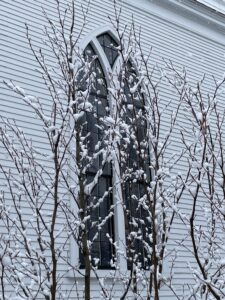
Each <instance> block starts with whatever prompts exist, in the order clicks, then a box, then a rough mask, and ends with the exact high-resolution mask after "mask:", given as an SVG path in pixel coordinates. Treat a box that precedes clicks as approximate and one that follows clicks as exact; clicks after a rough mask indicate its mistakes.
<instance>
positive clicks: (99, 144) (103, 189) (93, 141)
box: [79, 45, 114, 268]
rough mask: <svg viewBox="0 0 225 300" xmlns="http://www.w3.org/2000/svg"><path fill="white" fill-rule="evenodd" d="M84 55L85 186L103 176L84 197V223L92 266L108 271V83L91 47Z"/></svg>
mask: <svg viewBox="0 0 225 300" xmlns="http://www.w3.org/2000/svg"><path fill="white" fill-rule="evenodd" d="M84 55H85V57H86V59H87V60H88V61H90V62H92V68H91V74H90V76H92V78H94V80H93V82H92V88H91V92H90V96H89V98H88V102H90V103H91V104H92V109H91V110H89V111H85V114H84V117H83V118H82V120H79V122H80V125H81V127H82V135H83V136H86V138H85V146H86V147H87V155H86V157H85V158H84V159H83V168H84V169H85V174H86V183H87V184H88V183H90V182H93V180H94V178H95V176H96V174H97V172H98V171H99V169H103V174H102V175H101V176H100V177H99V178H98V181H97V183H96V184H95V187H94V189H93V190H92V191H91V194H90V196H86V201H87V211H88V213H89V214H90V219H89V220H88V223H87V228H88V239H89V244H90V251H91V258H92V263H93V265H98V267H99V268H108V267H110V261H111V259H112V258H113V247H112V245H111V243H110V241H109V238H108V237H107V236H110V237H111V238H113V235H114V232H113V216H112V217H110V218H109V217H108V216H109V213H111V205H112V193H111V190H112V168H111V162H106V163H105V162H103V159H102V155H101V154H99V153H98V151H99V150H101V149H102V148H103V147H105V144H104V142H105V141H104V129H105V125H104V123H103V122H102V118H104V117H105V116H106V115H108V114H109V111H108V109H107V108H108V101H107V84H106V80H105V75H104V72H103V69H102V67H101V64H100V61H99V59H98V58H97V56H96V53H95V52H94V49H93V48H92V47H91V45H88V46H87V48H86V49H85V51H84ZM80 262H81V267H84V260H83V258H82V254H81V253H80Z"/></svg>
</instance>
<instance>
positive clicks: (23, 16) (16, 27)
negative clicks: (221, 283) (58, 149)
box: [0, 0, 225, 300]
mask: <svg viewBox="0 0 225 300" xmlns="http://www.w3.org/2000/svg"><path fill="white" fill-rule="evenodd" d="M62 2H63V3H64V4H63V5H65V4H66V1H65V0H62ZM187 2H188V1H183V2H180V1H163V0H160V1H157V0H154V1H148V0H139V1H134V0H124V1H121V2H118V6H120V5H121V6H122V14H121V26H124V25H125V24H127V23H128V24H129V23H131V22H132V15H133V16H134V22H135V25H136V26H137V27H139V26H141V28H142V44H143V49H144V51H145V52H146V54H148V52H149V51H150V49H151V48H152V54H151V59H152V60H151V63H152V66H153V65H154V64H155V63H158V64H159V65H160V66H163V60H162V59H165V60H172V61H173V62H174V64H175V65H176V66H177V67H182V66H185V67H186V69H187V73H188V78H189V80H190V82H193V84H194V82H195V81H197V80H200V79H201V77H202V76H203V74H205V75H206V85H205V87H204V88H205V89H206V90H207V89H210V88H211V87H212V85H213V82H212V78H211V77H210V76H211V75H214V76H215V77H216V78H221V77H222V76H223V74H224V67H225V40H224V32H225V23H224V21H223V20H222V17H221V15H220V14H218V15H217V14H216V13H215V12H213V11H211V10H210V9H208V8H206V7H204V6H202V5H200V4H196V3H194V1H190V2H188V3H187ZM81 4H83V5H85V4H86V2H85V1H81V0H77V1H76V10H77V12H76V18H77V19H76V22H77V24H76V25H77V32H78V31H79V29H80V26H81V24H82V13H81ZM42 7H43V8H44V9H45V10H46V11H47V13H48V15H49V17H50V18H51V19H53V20H57V12H56V8H55V1H53V0H48V1H47V2H46V1H43V0H39V1H34V0H10V1H8V0H0V114H1V115H2V116H4V117H8V118H10V119H11V118H15V119H16V120H17V123H18V125H19V126H20V127H21V128H22V129H23V130H24V132H27V133H29V134H30V135H32V140H33V142H34V144H35V145H37V147H38V148H39V149H40V150H41V151H46V152H48V151H49V149H47V148H46V140H45V138H44V137H43V136H42V135H41V132H40V131H39V130H38V128H39V125H40V124H39V123H38V120H35V119H34V118H33V114H32V113H31V111H29V110H28V109H27V107H26V106H24V104H23V103H21V100H20V99H19V97H17V96H16V95H15V94H14V93H13V92H12V91H10V90H9V89H8V88H7V87H6V86H5V84H4V83H3V80H5V81H9V80H13V81H14V82H15V83H16V84H17V85H19V86H21V87H23V89H24V90H26V91H27V92H28V93H32V94H33V95H35V96H37V97H40V98H41V99H42V100H43V102H44V104H45V106H46V108H47V109H48V107H49V109H50V106H51V103H49V100H48V92H47V91H46V87H45V86H44V84H43V81H42V79H41V77H40V76H39V74H38V72H36V69H38V68H39V67H38V65H37V63H36V61H35V60H34V58H33V55H32V53H31V51H30V49H29V45H28V41H27V38H26V29H25V23H26V24H28V26H29V28H30V33H31V36H32V41H33V45H35V47H37V48H38V47H39V46H40V45H41V44H42V38H43V33H42V28H43V24H45V23H46V21H45V19H44V17H43V13H42ZM109 16H110V17H111V18H112V19H113V17H114V8H113V1H111V0H105V1H104V5H103V3H102V1H101V0H94V1H91V4H90V9H89V13H88V15H87V21H88V22H87V25H86V26H85V28H84V32H83V34H82V38H81V39H80V44H81V47H83V45H85V43H86V41H87V40H88V39H90V38H91V37H92V36H93V37H94V33H95V32H96V30H98V31H100V30H101V29H102V31H104V30H105V28H107V29H108V28H112V25H111V24H110V22H109V18H108V17H109ZM43 48H44V51H45V53H46V54H47V57H48V58H49V62H50V63H52V64H53V63H54V62H52V61H51V52H50V51H49V49H46V48H45V46H43ZM150 67H151V66H150ZM162 98H163V100H162V103H166V102H167V101H168V99H171V98H173V92H172V91H171V90H169V89H165V90H163V91H162ZM170 109H171V110H172V107H170ZM163 122H164V123H163V126H164V128H165V130H166V128H167V123H166V122H167V120H166V119H165V120H163ZM183 123H184V125H185V120H183ZM174 138H175V142H174V144H173V145H171V152H172V151H175V150H176V143H177V144H178V145H179V142H180V141H179V138H178V137H177V141H176V136H175V137H174ZM2 152H3V150H1V148H0V153H1V156H2V157H3V158H1V159H5V156H4V154H3V153H2ZM5 165H9V166H10V162H9V161H8V160H7V159H5ZM182 167H183V168H185V166H182V165H181V166H179V169H182ZM0 180H1V182H3V181H4V177H3V174H0ZM189 205H190V203H189V201H188V196H187V197H186V200H185V201H184V200H183V202H182V203H181V209H182V210H183V211H184V212H188V210H189ZM24 213H25V214H26V206H25V207H24ZM28 217H29V216H28ZM61 222H62V224H63V222H64V221H63V217H62V219H61ZM186 230H187V229H186V228H185V226H184V225H182V224H181V222H180V221H179V220H177V221H176V222H175V226H174V227H173V230H172V232H171V237H170V242H169V249H173V247H174V246H175V245H176V242H177V241H180V240H182V239H183V238H184V236H185V234H186ZM2 231H3V232H4V228H2ZM34 239H35V236H34ZM188 243H189V241H187V245H188ZM69 251H72V252H73V249H71V250H69ZM69 255H71V253H70V254H69ZM72 257H73V254H72ZM189 261H190V262H191V261H192V257H191V255H190V253H189V252H188V250H187V249H185V248H182V249H180V250H179V255H178V259H177V262H176V268H175V271H174V278H175V283H174V286H175V287H176V288H177V289H178V290H179V292H180V293H182V292H183V291H182V285H183V282H187V283H188V282H190V283H191V282H192V275H191V274H190V271H189V268H188V265H187V263H188V262H189ZM170 263H171V257H170V256H169V257H168V270H169V265H170ZM60 267H61V268H62V269H64V268H65V266H64V265H63V263H62V265H61V266H60ZM73 282H74V277H73V276H72V275H68V277H67V278H65V286H64V288H65V289H66V288H68V289H69V287H71V286H72V285H73ZM82 284H83V282H82V278H79V279H78V285H79V286H82ZM116 286H117V287H116V289H115V290H118V291H119V290H120V284H119V283H118V282H117V283H116ZM92 296H93V299H100V296H99V285H98V284H97V282H96V280H95V279H93V292H92ZM173 297H174V296H173V295H172V294H171V291H169V289H167V288H163V289H162V299H171V300H172V299H175V298H173ZM0 298H1V297H0ZM71 299H72V298H71ZM80 299H82V296H81V298H80ZM115 299H116V296H115ZM127 299H128V298H127ZM130 299H132V298H130ZM143 299H145V298H144V296H143Z"/></svg>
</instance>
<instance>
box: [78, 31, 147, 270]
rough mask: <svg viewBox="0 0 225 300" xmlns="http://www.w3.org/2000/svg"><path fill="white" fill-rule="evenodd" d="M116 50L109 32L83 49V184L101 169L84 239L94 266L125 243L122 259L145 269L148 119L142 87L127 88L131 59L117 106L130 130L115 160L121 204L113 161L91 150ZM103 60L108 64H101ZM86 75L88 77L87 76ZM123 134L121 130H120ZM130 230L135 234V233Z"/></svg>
mask: <svg viewBox="0 0 225 300" xmlns="http://www.w3.org/2000/svg"><path fill="white" fill-rule="evenodd" d="M99 49H100V50H99ZM117 49H118V43H117V42H116V40H115V39H114V38H113V37H112V35H111V34H109V33H108V32H106V33H103V34H101V35H98V36H97V38H96V39H95V42H90V43H89V44H88V45H87V47H86V48H85V50H84V55H85V58H86V60H87V61H88V62H90V63H91V76H92V78H91V84H90V81H89V88H90V91H89V96H88V102H89V103H90V104H91V107H92V109H91V110H90V111H86V112H85V116H84V118H83V120H82V122H83V123H82V131H83V136H85V137H86V138H85V139H86V146H87V161H86V164H87V167H86V171H85V176H86V179H85V180H86V183H87V184H88V183H91V182H93V181H94V178H96V174H97V173H98V171H99V170H100V169H102V173H101V175H100V176H98V180H97V182H96V184H95V186H94V188H93V190H92V192H91V193H90V195H88V196H87V199H86V201H87V204H88V205H87V210H88V213H89V215H90V218H89V220H88V222H89V223H88V239H89V241H90V249H91V257H92V263H93V265H97V266H98V268H111V267H112V266H113V262H114V261H115V258H116V255H117V253H115V248H116V247H117V248H120V250H121V248H124V253H126V255H127V256H128V259H127V261H126V262H125V263H124V264H125V265H124V267H125V268H127V267H128V268H129V267H131V265H132V264H137V263H138V264H139V265H140V264H141V265H142V267H143V268H148V267H149V256H148V253H147V252H148V251H147V246H148V245H149V242H148V239H149V238H148V236H149V234H150V229H151V226H150V222H149V215H148V213H147V212H146V211H145V209H144V208H143V207H144V206H143V205H140V200H141V199H142V198H143V197H144V195H145V193H146V190H145V189H146V184H145V183H146V182H145V181H144V178H142V176H139V177H138V175H137V174H138V172H139V171H140V170H143V171H144V173H145V174H147V176H149V175H148V173H149V170H145V166H146V157H147V159H148V158H149V156H148V150H149V149H148V142H147V141H146V139H147V138H146V137H147V133H146V119H145V116H144V112H143V111H144V97H143V95H142V93H141V91H140V89H139V90H137V91H136V92H135V93H134V94H132V95H131V93H130V88H131V87H133V86H134V85H135V84H136V83H137V74H136V72H135V69H134V68H133V66H132V63H131V62H130V61H129V62H128V63H127V66H126V71H125V73H126V74H125V78H123V79H122V78H121V81H124V82H122V87H123V95H124V103H121V107H120V108H119V109H121V112H118V113H121V120H122V122H124V123H125V124H127V125H128V126H129V128H130V133H131V135H130V139H129V143H128V144H127V145H126V148H125V149H123V145H122V144H123V142H122V140H121V149H123V150H124V151H125V152H126V158H125V159H124V160H123V158H121V160H120V161H118V164H119V169H120V171H119V173H120V175H119V176H121V178H119V180H120V182H121V184H120V189H122V190H121V195H122V196H121V197H122V201H121V203H123V204H122V205H121V206H119V207H117V206H116V201H117V200H116V201H115V198H117V197H116V195H115V194H116V193H117V192H118V190H117V189H116V188H115V181H116V180H115V178H114V177H115V174H114V173H115V170H113V164H112V161H110V160H108V161H107V160H106V161H104V158H103V157H102V155H101V154H100V155H95V151H96V147H98V145H102V146H103V145H104V138H105V135H104V134H105V129H106V128H105V126H107V125H105V124H104V122H103V121H102V120H104V118H105V117H107V116H110V114H111V112H110V108H109V107H110V105H109V93H108V91H109V88H110V87H111V86H110V83H109V80H108V79H109V77H108V74H107V72H110V73H111V74H112V73H113V69H114V68H115V65H116V61H117V58H118V57H119V54H118V50H117ZM100 53H101V55H100ZM103 56H104V57H103ZM104 61H105V62H106V64H107V67H108V69H107V68H106V66H104ZM117 75H118V74H117ZM119 76H120V75H119ZM88 80H89V79H88V78H86V81H88ZM84 85H85V83H84ZM114 100H115V99H114ZM116 106H117V104H116ZM117 109H118V107H117ZM121 135H122V136H123V130H121ZM100 147H101V146H100ZM140 153H142V154H141V155H140ZM88 157H91V160H88ZM114 167H115V166H114ZM128 170H129V174H128ZM126 173H127V174H126ZM122 178H123V179H122ZM117 180H118V178H117ZM121 209H122V212H121ZM119 210H120V211H119ZM134 232H136V234H133V233H134ZM115 242H116V245H117V246H116V247H115ZM121 252H123V251H121ZM80 261H81V267H82V266H83V265H84V262H83V258H82V255H80Z"/></svg>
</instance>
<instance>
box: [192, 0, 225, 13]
mask: <svg viewBox="0 0 225 300" xmlns="http://www.w3.org/2000/svg"><path fill="white" fill-rule="evenodd" d="M197 1H198V2H200V3H202V4H204V5H207V6H209V7H211V8H212V9H214V10H216V11H218V12H221V13H223V14H225V0H197Z"/></svg>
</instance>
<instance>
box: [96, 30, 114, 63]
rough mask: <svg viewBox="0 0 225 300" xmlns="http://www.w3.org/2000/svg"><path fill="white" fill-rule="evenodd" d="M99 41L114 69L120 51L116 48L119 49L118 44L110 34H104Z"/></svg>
mask: <svg viewBox="0 0 225 300" xmlns="http://www.w3.org/2000/svg"><path fill="white" fill-rule="evenodd" d="M98 41H99V43H100V45H101V46H102V48H103V50H104V52H105V55H106V57H107V59H108V61H109V63H110V66H111V67H113V65H114V63H115V60H116V58H117V56H118V51H117V49H116V47H118V43H117V42H116V41H115V40H114V39H113V38H112V36H111V35H110V34H108V33H104V34H102V35H100V36H98Z"/></svg>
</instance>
